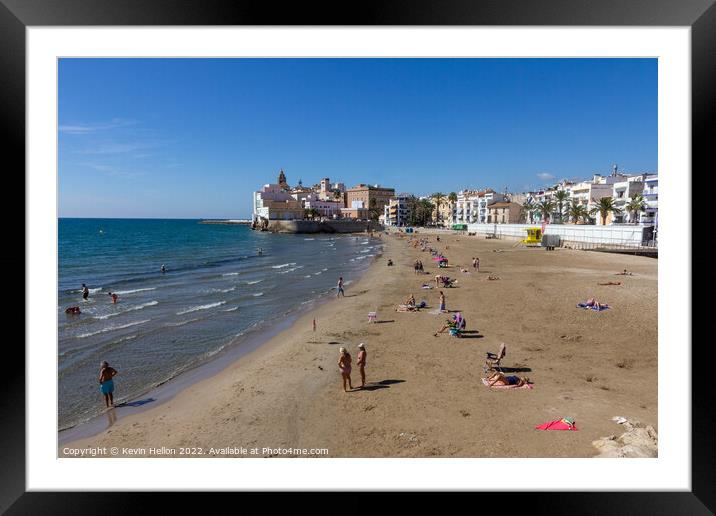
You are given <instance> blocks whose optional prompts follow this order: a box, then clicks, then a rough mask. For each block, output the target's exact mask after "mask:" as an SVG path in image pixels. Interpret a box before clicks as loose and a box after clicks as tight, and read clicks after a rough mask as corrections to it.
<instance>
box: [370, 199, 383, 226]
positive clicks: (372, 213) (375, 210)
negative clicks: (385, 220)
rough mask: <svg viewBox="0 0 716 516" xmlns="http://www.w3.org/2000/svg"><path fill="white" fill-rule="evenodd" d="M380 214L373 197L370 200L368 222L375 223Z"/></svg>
mask: <svg viewBox="0 0 716 516" xmlns="http://www.w3.org/2000/svg"><path fill="white" fill-rule="evenodd" d="M380 215H381V213H380V210H379V209H378V200H377V199H376V198H375V197H373V198H372V199H371V200H370V220H372V221H374V222H377V221H378V218H379V217H380Z"/></svg>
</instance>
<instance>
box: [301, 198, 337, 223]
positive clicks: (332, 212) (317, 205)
mask: <svg viewBox="0 0 716 516" xmlns="http://www.w3.org/2000/svg"><path fill="white" fill-rule="evenodd" d="M303 207H304V208H305V209H308V210H310V209H314V210H316V211H317V212H318V213H319V215H321V216H322V217H328V218H334V216H335V217H338V216H340V214H341V209H342V208H344V207H345V206H344V205H343V201H342V200H340V201H327V200H324V199H319V198H318V195H316V194H313V195H309V196H308V197H306V198H305V200H304V202H303Z"/></svg>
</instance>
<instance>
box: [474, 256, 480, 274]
mask: <svg viewBox="0 0 716 516" xmlns="http://www.w3.org/2000/svg"><path fill="white" fill-rule="evenodd" d="M475 269H477V272H480V259H479V258H475Z"/></svg>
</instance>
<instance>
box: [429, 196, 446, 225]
mask: <svg viewBox="0 0 716 516" xmlns="http://www.w3.org/2000/svg"><path fill="white" fill-rule="evenodd" d="M430 198H431V199H432V200H433V201H434V202H435V221H436V222H440V206H442V205H443V204H444V203H445V194H444V193H442V192H435V193H434V194H432V195H431V196H430ZM430 216H431V219H432V214H430Z"/></svg>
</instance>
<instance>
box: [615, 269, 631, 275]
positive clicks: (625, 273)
mask: <svg viewBox="0 0 716 516" xmlns="http://www.w3.org/2000/svg"><path fill="white" fill-rule="evenodd" d="M633 275H634V274H633V273H631V272H627V270H626V269H624V272H617V273H616V274H615V276H633Z"/></svg>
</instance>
